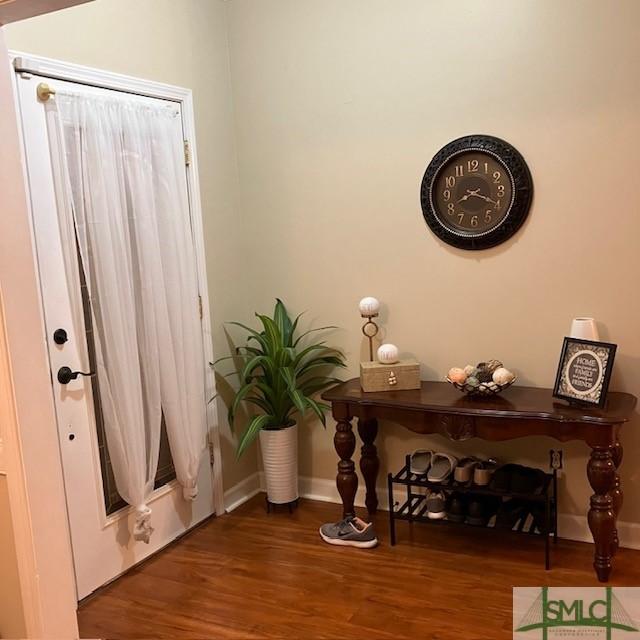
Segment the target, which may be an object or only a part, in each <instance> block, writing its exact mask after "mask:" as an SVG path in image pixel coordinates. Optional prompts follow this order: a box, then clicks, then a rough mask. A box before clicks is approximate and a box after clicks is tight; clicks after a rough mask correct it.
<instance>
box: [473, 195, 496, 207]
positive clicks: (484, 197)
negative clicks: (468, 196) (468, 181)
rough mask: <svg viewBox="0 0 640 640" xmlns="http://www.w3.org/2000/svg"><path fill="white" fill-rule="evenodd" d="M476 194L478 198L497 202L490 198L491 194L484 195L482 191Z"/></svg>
mask: <svg viewBox="0 0 640 640" xmlns="http://www.w3.org/2000/svg"><path fill="white" fill-rule="evenodd" d="M474 195H476V196H478V198H482V199H483V200H484V201H485V202H491V203H492V204H496V201H495V200H492V199H491V198H489V196H485V195H482V194H481V193H476V194H474Z"/></svg>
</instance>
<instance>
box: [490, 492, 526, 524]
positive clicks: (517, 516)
mask: <svg viewBox="0 0 640 640" xmlns="http://www.w3.org/2000/svg"><path fill="white" fill-rule="evenodd" d="M528 513H529V512H528V509H527V505H526V503H524V502H523V501H522V500H517V499H513V500H507V501H506V502H503V503H502V504H501V505H500V508H499V509H498V515H497V516H496V528H497V529H509V530H512V529H513V528H514V527H515V526H516V525H517V524H518V523H519V522H520V521H522V519H523V518H524V519H525V520H526V518H527V515H528Z"/></svg>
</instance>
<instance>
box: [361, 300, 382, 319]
mask: <svg viewBox="0 0 640 640" xmlns="http://www.w3.org/2000/svg"><path fill="white" fill-rule="evenodd" d="M358 307H359V308H360V314H361V315H363V316H375V315H376V314H377V313H378V311H380V301H379V300H378V299H377V298H372V297H371V296H368V297H366V298H362V300H360V304H359V305H358Z"/></svg>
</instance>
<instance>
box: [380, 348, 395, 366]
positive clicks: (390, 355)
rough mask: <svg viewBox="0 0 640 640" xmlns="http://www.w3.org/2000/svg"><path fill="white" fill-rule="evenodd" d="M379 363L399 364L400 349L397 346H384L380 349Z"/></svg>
mask: <svg viewBox="0 0 640 640" xmlns="http://www.w3.org/2000/svg"><path fill="white" fill-rule="evenodd" d="M378 362H382V363H383V364H395V363H396V362H398V347H396V345H395V344H383V345H381V346H380V347H379V348H378Z"/></svg>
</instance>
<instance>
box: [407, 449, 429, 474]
mask: <svg viewBox="0 0 640 640" xmlns="http://www.w3.org/2000/svg"><path fill="white" fill-rule="evenodd" d="M432 460H433V451H431V449H416V450H415V451H414V452H413V453H412V454H411V457H410V458H409V471H410V472H411V473H415V475H417V476H423V475H424V474H425V473H427V471H429V467H430V466H431V461H432Z"/></svg>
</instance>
